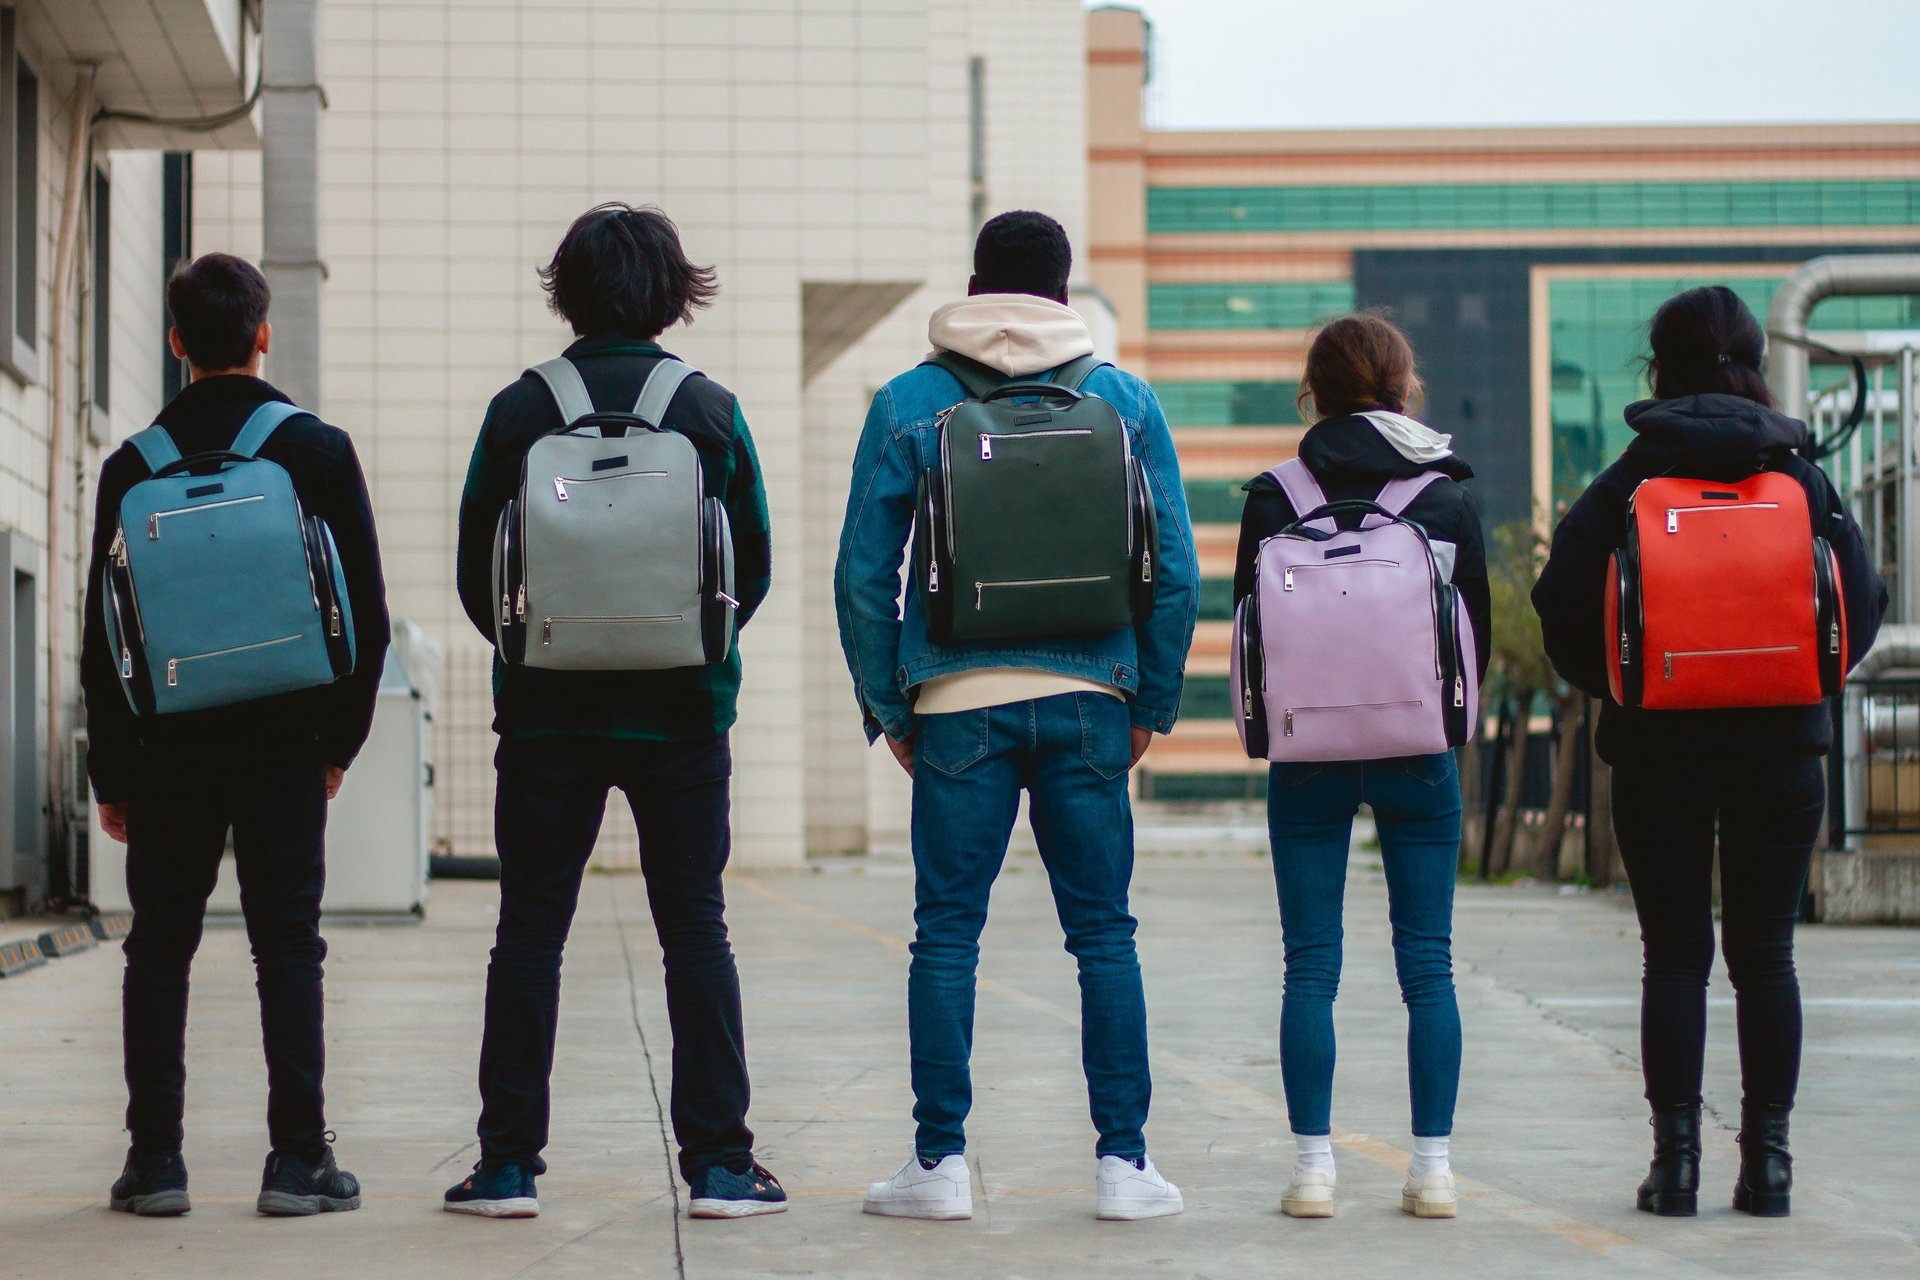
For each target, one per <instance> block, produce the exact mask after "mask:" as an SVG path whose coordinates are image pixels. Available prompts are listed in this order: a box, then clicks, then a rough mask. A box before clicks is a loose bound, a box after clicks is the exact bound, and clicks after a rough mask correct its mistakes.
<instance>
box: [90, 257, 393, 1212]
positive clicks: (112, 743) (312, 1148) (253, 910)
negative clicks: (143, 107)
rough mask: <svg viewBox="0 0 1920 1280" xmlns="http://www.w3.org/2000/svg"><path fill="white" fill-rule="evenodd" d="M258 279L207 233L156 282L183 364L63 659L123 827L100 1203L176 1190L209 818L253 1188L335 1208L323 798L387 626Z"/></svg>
mask: <svg viewBox="0 0 1920 1280" xmlns="http://www.w3.org/2000/svg"><path fill="white" fill-rule="evenodd" d="M269 300H270V299H269V294H268V290H267V282H266V280H265V279H264V278H263V277H262V276H261V274H260V272H259V271H258V270H257V269H255V268H254V266H253V265H252V264H251V263H248V262H244V261H242V260H241V259H239V258H235V257H231V256H229V255H227V254H219V253H216V254H208V255H207V256H206V257H203V258H201V259H199V260H198V261H195V262H193V263H190V264H186V265H183V266H181V267H180V268H179V269H178V270H176V271H175V272H174V273H173V276H172V278H171V279H170V280H169V281H168V283H167V308H168V311H169V312H170V313H171V316H172V320H173V329H172V331H171V333H170V335H169V341H170V343H171V345H172V348H173V352H174V354H175V356H176V357H178V358H180V359H183V360H185V361H186V362H187V365H188V368H189V370H190V372H191V374H192V381H191V382H190V383H189V384H188V385H187V387H186V388H185V389H184V390H182V391H181V392H180V394H179V395H177V396H176V397H174V399H173V402H172V403H171V404H169V405H167V406H166V408H164V409H162V410H161V412H160V416H159V419H158V421H157V422H156V423H155V424H154V425H153V426H151V427H149V428H148V429H146V430H145V431H142V432H140V433H139V434H137V435H135V436H134V437H133V438H132V439H131V440H129V441H127V442H126V444H124V445H122V446H121V447H120V448H119V449H117V450H115V451H114V453H113V454H112V455H111V456H109V457H108V459H107V461H106V463H105V465H104V466H103V467H102V468H101V472H100V483H99V488H98V494H97V500H98V514H97V516H96V518H95V521H94V531H93V555H92V559H91V561H90V562H89V567H88V572H87V603H86V622H85V636H84V640H83V646H82V652H81V680H82V684H83V686H84V688H85V692H86V699H87V737H88V750H87V770H88V773H89V774H90V775H91V778H92V782H93V791H94V797H95V799H96V800H97V802H98V804H99V808H100V825H101V827H102V828H104V829H105V831H106V833H107V835H108V836H109V837H111V838H113V839H115V840H119V841H122V842H124V843H125V844H126V845H127V865H126V877H127V894H128V897H129V898H130V900H131V902H132V904H133V928H132V931H131V932H130V933H129V934H128V935H127V940H126V957H127V967H126V978H125V989H124V992H123V1003H124V1006H125V1007H124V1014H125V1018H124V1041H125V1052H126V1078H127V1095H128V1101H127V1129H128V1131H129V1133H130V1134H131V1135H132V1139H133V1142H132V1148H131V1150H130V1151H129V1152H128V1155H127V1164H126V1170H125V1172H124V1173H123V1174H122V1175H121V1177H120V1180H119V1181H118V1182H116V1183H115V1184H114V1187H113V1192H112V1195H111V1197H110V1203H111V1205H112V1207H113V1208H114V1209H116V1210H120V1211H122V1212H127V1213H135V1214H140V1215H142V1216H147V1217H157V1216H173V1215H177V1214H182V1213H186V1212H187V1211H188V1208H189V1201H188V1198H187V1169H186V1164H185V1162H184V1160H183V1159H182V1157H181V1143H182V1138H183V1117H184V1113H185V1087H186V1065H185V1057H184V1050H185V1040H186V1027H187V975H188V970H189V968H190V966H191V964H192V961H193V955H194V952H195V950H196V949H197V948H198V946H199V943H200V931H201V924H202V920H203V917H204V915H205V913H206V906H207V897H208V895H209V894H211V893H212V891H213V888H214V883H215V881H216V880H217V878H218V877H219V874H220V863H221V860H222V857H223V855H224V854H225V852H226V848H227V837H228V833H229V831H231V833H232V837H233V855H234V870H235V871H236V873H237V874H238V876H239V879H240V906H241V910H242V911H243V912H244V913H245V916H246V922H247V940H248V942H250V943H251V944H252V947H253V960H254V968H255V970H256V972H257V973H258V976H259V989H260V1024H261V1032H262V1038H263V1041H264V1044H265V1048H266V1058H267V1129H268V1134H269V1137H270V1139H271V1141H272V1151H271V1153H270V1154H269V1155H268V1156H267V1161H266V1167H265V1170H264V1172H263V1173H262V1176H261V1188H260V1196H259V1199H258V1200H257V1201H256V1207H257V1208H258V1209H259V1211H260V1212H261V1213H264V1214H268V1215H272V1216H304V1215H307V1214H313V1213H323V1212H330V1211H340V1210H347V1209H356V1208H358V1207H359V1205H360V1187H359V1183H358V1182H357V1181H356V1180H355V1179H354V1177H353V1175H352V1174H350V1173H346V1172H343V1171H342V1170H341V1169H340V1168H339V1167H338V1165H337V1164H336V1163H335V1161H334V1156H333V1150H332V1147H331V1145H330V1144H331V1142H332V1137H333V1135H332V1134H330V1133H329V1132H328V1131H327V1124H326V1117H325V1114H324V1111H325V1108H324V1098H323V1096H322V1088H321V1083H322V1077H323V1075H324V1071H325V1063H326V1051H325V1041H324V1039H323V1037H322V1033H321V969H320V965H321V961H322V960H323V959H324V958H325V957H326V954H327V947H326V943H325V942H324V941H323V940H322V939H321V937H320V898H321V892H322V889H323V887H324V885H325V881H326V863H325V857H326V851H325V834H326V824H327V803H328V801H329V800H331V799H332V798H333V797H334V795H335V794H336V793H337V792H338V791H339V789H340V785H341V781H342V778H343V776H344V775H345V772H346V769H347V767H348V766H349V765H351V764H352V763H353V760H354V757H355V756H356V755H357V754H358V753H359V751H360V748H361V746H362V745H363V744H364V743H365V742H366V739H367V734H368V731H369V729H370V728H371V726H372V722H373V705H374V696H375V691H376V689H377V687H378V683H379V679H380V673H381V670H382V667H383V664H384V660H385V655H386V651H387V644H388V639H389V635H388V622H387V609H386V588H385V585H384V583H383V582H382V579H381V573H380V549H379V544H378V540H377V539H376V537H375V534H374V527H373V510H372V505H371V503H370V502H369V500H368V497H367V486H366V482H365V480H364V478H363V477H362V475H361V472H360V464H359V461H358V458H357V457H356V455H355V453H354V448H353V442H352V440H351V439H349V438H348V436H347V434H346V433H345V432H344V431H341V430H339V429H338V428H336V427H331V426H328V425H327V424H325V423H323V422H321V421H320V419H319V418H317V417H315V416H314V415H313V414H312V413H310V412H308V411H307V410H305V409H302V408H300V407H298V406H296V405H294V404H292V403H290V402H289V401H288V400H287V398H286V397H285V396H284V395H282V394H281V393H280V392H279V391H277V390H275V389H274V388H273V387H272V386H271V385H269V384H268V383H266V382H264V381H262V380H261V379H260V376H259V375H260V364H261V358H262V357H263V356H265V355H266V353H267V349H268V346H269V345H270V343H271V339H272V327H271V326H270V325H269V324H268V322H267V308H268V303H269Z"/></svg>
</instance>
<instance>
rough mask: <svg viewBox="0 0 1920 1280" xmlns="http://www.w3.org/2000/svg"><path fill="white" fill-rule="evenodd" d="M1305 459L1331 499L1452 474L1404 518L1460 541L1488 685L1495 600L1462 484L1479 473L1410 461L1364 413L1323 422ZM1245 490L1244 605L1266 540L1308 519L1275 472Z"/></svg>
mask: <svg viewBox="0 0 1920 1280" xmlns="http://www.w3.org/2000/svg"><path fill="white" fill-rule="evenodd" d="M1300 460H1301V461H1302V462H1304V463H1306V464H1307V470H1309V471H1311V472H1313V478H1314V479H1315V480H1318V481H1319V482H1320V488H1321V489H1322V490H1323V491H1325V493H1326V495H1327V500H1328V501H1329V502H1348V501H1352V500H1354V499H1366V500H1368V501H1371V500H1372V499H1373V498H1375V497H1377V496H1378V495H1379V493H1380V490H1381V489H1382V488H1383V487H1385V485H1386V483H1387V482H1388V481H1389V480H1399V479H1405V478H1410V477H1413V476H1417V475H1420V474H1421V473H1422V472H1426V471H1438V472H1439V473H1440V474H1441V475H1443V476H1445V477H1446V479H1445V480H1442V481H1440V482H1438V483H1437V484H1432V485H1429V486H1428V487H1427V488H1426V490H1425V491H1424V492H1422V493H1421V494H1420V496H1419V497H1417V498H1415V499H1414V500H1413V502H1412V504H1411V505H1410V506H1408V507H1407V509H1406V510H1405V511H1404V512H1402V513H1401V514H1403V515H1405V516H1406V518H1407V519H1409V520H1411V521H1413V522H1414V523H1415V524H1417V525H1419V526H1420V527H1421V528H1422V529H1423V530H1425V531H1426V534H1427V537H1428V538H1429V539H1431V540H1433V541H1435V542H1447V543H1452V544H1453V547H1454V562H1453V583H1454V585H1455V586H1457V587H1458V588H1459V589H1460V594H1461V596H1462V597H1464V598H1465V600H1466V602H1467V616H1468V619H1469V620H1470V622H1471V624H1472V626H1473V641H1474V648H1475V650H1476V651H1477V652H1478V655H1479V659H1480V677H1481V679H1482V680H1483V681H1484V680H1485V679H1486V674H1487V663H1488V662H1489V661H1490V660H1491V658H1492V656H1493V655H1492V644H1493V601H1492V599H1491V597H1490V596H1489V594H1488V592H1487V548H1486V539H1485V537H1484V535H1483V534H1482V532H1481V529H1480V511H1479V508H1478V507H1476V506H1475V505H1474V501H1473V495H1471V494H1470V493H1468V492H1467V491H1466V490H1465V489H1464V488H1462V487H1461V485H1460V481H1462V480H1470V479H1472V478H1473V468H1472V467H1469V466H1468V465H1467V464H1466V463H1464V462H1462V461H1460V459H1458V458H1456V457H1454V456H1453V455H1452V454H1449V455H1447V456H1446V457H1444V458H1442V459H1440V460H1439V461H1438V462H1432V463H1419V462H1412V461H1409V460H1408V459H1407V458H1406V457H1405V456H1403V455H1402V454H1401V453H1400V451H1399V450H1398V449H1395V448H1394V447H1393V446H1392V445H1390V444H1388V443H1387V441H1386V439H1385V437H1383V436H1382V435H1381V434H1380V433H1379V432H1378V431H1376V430H1374V427H1373V424H1372V423H1371V422H1368V421H1367V420H1366V419H1365V418H1362V417H1359V416H1358V415H1354V416H1349V417H1343V418H1328V419H1326V420H1325V421H1323V422H1319V423H1316V424H1315V425H1314V427H1313V428H1312V429H1311V430H1309V431H1308V432H1307V434H1306V436H1305V438H1303V439H1302V440H1301V441H1300ZM1245 487H1246V491H1247V505H1246V507H1245V509H1244V510H1243V511H1242V512H1241V514H1240V554H1239V556H1238V558H1237V559H1236V560H1235V561H1234V566H1233V599H1234V602H1235V603H1236V604H1238V603H1239V602H1240V601H1241V600H1243V599H1245V598H1246V597H1247V596H1249V595H1251V594H1253V569H1254V557H1255V556H1256V555H1257V554H1258V553H1259V550H1260V543H1261V542H1262V541H1263V540H1264V539H1267V538H1270V537H1272V536H1273V535H1274V534H1276V533H1279V532H1280V531H1281V530H1282V529H1285V528H1286V527H1287V526H1288V525H1290V524H1292V523H1294V522H1295V521H1296V520H1298V519H1299V518H1300V517H1301V516H1302V515H1304V514H1306V513H1305V512H1297V511H1295V510H1294V509H1293V504H1292V503H1291V502H1289V501H1287V495H1286V493H1285V492H1283V491H1282V490H1281V488H1280V483H1279V481H1277V480H1275V479H1274V478H1273V476H1272V475H1270V474H1268V473H1267V472H1264V471H1263V472H1261V473H1260V474H1259V475H1257V476H1255V477H1254V478H1253V479H1251V480H1249V481H1247V483H1246V486H1245Z"/></svg>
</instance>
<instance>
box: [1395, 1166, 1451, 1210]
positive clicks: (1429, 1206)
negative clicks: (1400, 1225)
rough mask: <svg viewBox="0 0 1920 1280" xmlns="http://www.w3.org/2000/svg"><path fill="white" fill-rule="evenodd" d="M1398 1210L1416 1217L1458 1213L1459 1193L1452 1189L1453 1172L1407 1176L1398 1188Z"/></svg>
mask: <svg viewBox="0 0 1920 1280" xmlns="http://www.w3.org/2000/svg"><path fill="white" fill-rule="evenodd" d="M1400 1211H1401V1212H1402V1213H1410V1214H1412V1215H1413V1216H1414V1217H1416V1218H1454V1217H1458V1216H1459V1214H1460V1193H1459V1192H1457V1191H1455V1190H1454V1189H1453V1174H1451V1173H1429V1174H1424V1175H1422V1176H1421V1177H1418V1178H1408V1179H1407V1185H1406V1186H1404V1187H1402V1188H1400Z"/></svg>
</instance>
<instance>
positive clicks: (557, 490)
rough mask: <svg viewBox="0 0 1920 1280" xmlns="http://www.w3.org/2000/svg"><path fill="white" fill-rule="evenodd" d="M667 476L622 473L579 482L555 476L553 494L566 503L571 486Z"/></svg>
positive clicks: (660, 474) (586, 478) (645, 472)
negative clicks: (569, 486) (568, 488)
mask: <svg viewBox="0 0 1920 1280" xmlns="http://www.w3.org/2000/svg"><path fill="white" fill-rule="evenodd" d="M666 474H667V473H666V472H664V471H622V472H621V473H620V474H619V475H617V476H587V477H585V478H583V479H579V480H576V479H574V478H573V477H571V476H555V477H554V478H553V492H554V496H555V497H557V498H559V499H560V501H562V502H565V501H566V500H567V486H568V485H570V484H605V483H606V482H607V481H609V480H647V479H652V478H655V477H659V476H664V475H666Z"/></svg>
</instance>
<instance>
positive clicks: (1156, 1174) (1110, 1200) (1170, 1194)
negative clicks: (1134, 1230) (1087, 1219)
mask: <svg viewBox="0 0 1920 1280" xmlns="http://www.w3.org/2000/svg"><path fill="white" fill-rule="evenodd" d="M1186 1207H1187V1206H1186V1202H1185V1201H1183V1200H1182V1199H1181V1198H1180V1188H1178V1187H1176V1186H1174V1185H1173V1184H1172V1183H1171V1182H1168V1181H1167V1180H1166V1179H1165V1178H1163V1177H1161V1176H1160V1171H1159V1170H1158V1169H1156V1168H1154V1167H1153V1161H1151V1160H1149V1159H1147V1158H1146V1157H1145V1156H1142V1157H1141V1158H1140V1163H1139V1164H1138V1165H1135V1164H1134V1162H1133V1161H1131V1160H1123V1159H1121V1158H1120V1157H1119V1156H1101V1157H1100V1167H1099V1169H1098V1170H1096V1171H1095V1173H1094V1175H1093V1216H1094V1217H1096V1218H1101V1219H1104V1220H1105V1221H1108V1222H1132V1221H1134V1220H1136V1219H1139V1218H1164V1217H1167V1216H1169V1215H1170V1214H1175V1213H1179V1212H1180V1211H1181V1210H1182V1209H1184V1208H1186Z"/></svg>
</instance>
